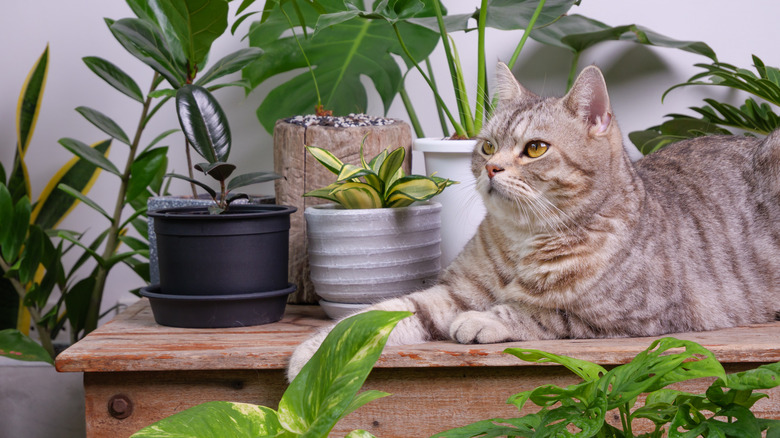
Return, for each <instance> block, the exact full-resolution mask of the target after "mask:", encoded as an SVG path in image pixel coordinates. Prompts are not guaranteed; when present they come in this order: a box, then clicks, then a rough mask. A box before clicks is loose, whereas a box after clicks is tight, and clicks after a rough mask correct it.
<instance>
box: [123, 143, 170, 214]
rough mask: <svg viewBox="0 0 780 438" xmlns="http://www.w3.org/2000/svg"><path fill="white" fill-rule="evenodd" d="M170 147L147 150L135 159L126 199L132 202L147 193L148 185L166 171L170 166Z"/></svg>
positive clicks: (131, 168)
mask: <svg viewBox="0 0 780 438" xmlns="http://www.w3.org/2000/svg"><path fill="white" fill-rule="evenodd" d="M167 154H168V148H167V147H161V148H156V149H151V150H149V151H146V152H144V153H142V154H140V155H138V157H136V159H135V160H133V164H132V165H131V167H130V181H129V182H128V184H127V194H126V196H125V200H126V201H127V202H130V201H132V200H134V199H135V198H137V197H138V196H141V195H142V194H144V193H146V190H147V187H149V184H151V183H152V181H154V180H155V178H156V177H157V175H159V174H160V172H165V168H166V167H167V166H168V155H167Z"/></svg>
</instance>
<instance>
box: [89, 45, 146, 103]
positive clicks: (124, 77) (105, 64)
mask: <svg viewBox="0 0 780 438" xmlns="http://www.w3.org/2000/svg"><path fill="white" fill-rule="evenodd" d="M82 60H83V61H84V63H85V64H86V65H87V67H88V68H89V69H90V70H92V72H94V73H95V74H96V75H98V77H100V78H101V79H103V80H104V81H106V83H108V85H110V86H112V87H114V88H115V89H116V90H118V91H119V92H120V93H122V94H124V95H126V96H128V97H130V98H131V99H133V100H135V101H137V102H139V103H144V94H143V92H142V91H141V88H140V87H139V86H138V84H136V82H135V81H134V80H133V78H131V77H130V75H128V74H127V73H125V72H124V71H123V70H122V69H121V68H119V67H117V66H116V65H114V64H112V63H111V62H109V61H106V60H105V59H103V58H98V57H97V56H87V57H85V58H82Z"/></svg>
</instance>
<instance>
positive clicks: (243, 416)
mask: <svg viewBox="0 0 780 438" xmlns="http://www.w3.org/2000/svg"><path fill="white" fill-rule="evenodd" d="M285 436H290V435H287V434H286V433H285V430H284V429H283V428H282V426H281V424H280V423H279V419H278V417H277V413H276V411H274V410H273V409H271V408H267V407H265V406H257V405H253V404H249V403H235V402H226V401H212V402H207V403H203V404H200V405H197V406H194V407H191V408H189V409H186V410H184V411H181V412H179V413H176V414H174V415H171V416H170V417H167V418H164V419H162V420H160V421H158V422H156V423H154V424H152V425H149V426H146V427H145V428H143V429H141V430H139V431H138V432H136V433H134V434H133V435H132V438H183V437H214V438H216V437H285Z"/></svg>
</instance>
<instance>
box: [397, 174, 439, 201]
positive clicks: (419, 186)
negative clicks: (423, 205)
mask: <svg viewBox="0 0 780 438" xmlns="http://www.w3.org/2000/svg"><path fill="white" fill-rule="evenodd" d="M438 193H439V186H438V184H436V181H434V180H433V179H431V178H429V177H427V176H422V175H409V176H405V177H403V178H399V179H397V180H396V181H395V182H394V183H393V184H392V185H391V186H390V187H388V188H387V195H386V198H387V201H388V202H392V201H394V200H395V198H399V197H404V198H409V199H414V200H415V201H425V200H428V199H430V198H432V197H434V196H436V195H437V194H438Z"/></svg>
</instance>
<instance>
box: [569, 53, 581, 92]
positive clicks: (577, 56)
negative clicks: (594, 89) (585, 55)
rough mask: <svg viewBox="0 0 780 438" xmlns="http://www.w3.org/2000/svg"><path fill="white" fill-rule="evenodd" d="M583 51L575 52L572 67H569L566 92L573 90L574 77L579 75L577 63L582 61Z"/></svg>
mask: <svg viewBox="0 0 780 438" xmlns="http://www.w3.org/2000/svg"><path fill="white" fill-rule="evenodd" d="M581 53H582V52H574V57H573V58H572V60H571V67H570V68H569V80H568V81H567V82H566V92H568V91H569V90H571V86H572V85H574V79H575V77H576V76H577V64H579V62H580V54H581Z"/></svg>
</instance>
